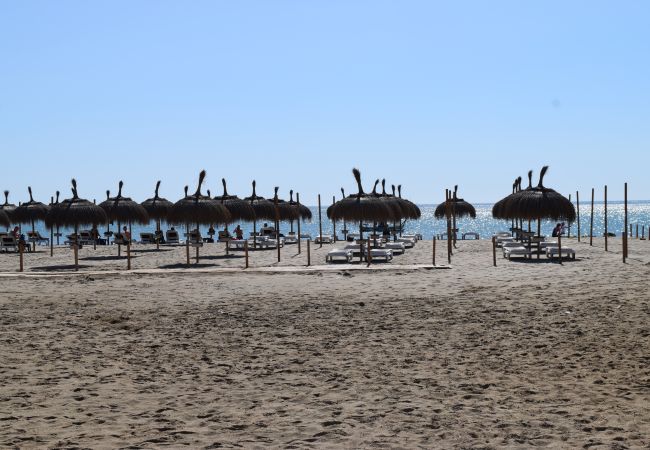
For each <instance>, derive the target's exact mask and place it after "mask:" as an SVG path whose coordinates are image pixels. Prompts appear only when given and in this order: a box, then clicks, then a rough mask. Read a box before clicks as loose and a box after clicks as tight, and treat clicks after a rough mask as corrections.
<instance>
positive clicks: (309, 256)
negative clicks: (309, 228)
mask: <svg viewBox="0 0 650 450" xmlns="http://www.w3.org/2000/svg"><path fill="white" fill-rule="evenodd" d="M309 266H311V239H307V267H309Z"/></svg>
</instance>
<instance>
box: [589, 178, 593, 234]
mask: <svg viewBox="0 0 650 450" xmlns="http://www.w3.org/2000/svg"><path fill="white" fill-rule="evenodd" d="M589 245H590V246H592V247H593V245H594V188H591V225H590V228H589Z"/></svg>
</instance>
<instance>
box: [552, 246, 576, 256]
mask: <svg viewBox="0 0 650 450" xmlns="http://www.w3.org/2000/svg"><path fill="white" fill-rule="evenodd" d="M559 254H560V248H559V247H548V248H547V249H546V257H547V258H555V257H558V256H559ZM562 258H571V259H576V252H575V250H573V249H572V248H568V247H562Z"/></svg>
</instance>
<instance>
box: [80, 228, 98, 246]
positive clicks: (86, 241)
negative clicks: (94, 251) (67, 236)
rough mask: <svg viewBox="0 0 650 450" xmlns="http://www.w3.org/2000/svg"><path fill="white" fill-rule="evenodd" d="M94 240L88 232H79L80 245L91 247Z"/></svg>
mask: <svg viewBox="0 0 650 450" xmlns="http://www.w3.org/2000/svg"><path fill="white" fill-rule="evenodd" d="M93 242H95V240H94V239H93V235H92V233H91V232H90V231H89V230H82V231H80V232H79V243H80V244H81V245H91V244H92V243H93Z"/></svg>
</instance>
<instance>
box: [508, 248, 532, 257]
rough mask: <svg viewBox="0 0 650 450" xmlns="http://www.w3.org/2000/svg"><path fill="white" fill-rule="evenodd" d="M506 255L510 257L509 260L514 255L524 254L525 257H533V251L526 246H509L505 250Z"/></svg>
mask: <svg viewBox="0 0 650 450" xmlns="http://www.w3.org/2000/svg"><path fill="white" fill-rule="evenodd" d="M504 253H505V257H506V258H508V259H509V260H510V259H512V257H513V256H523V257H524V258H532V255H533V254H532V252H531V251H530V250H529V249H527V248H526V247H523V246H520V247H508V248H506V249H505V250H504Z"/></svg>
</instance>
